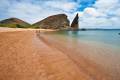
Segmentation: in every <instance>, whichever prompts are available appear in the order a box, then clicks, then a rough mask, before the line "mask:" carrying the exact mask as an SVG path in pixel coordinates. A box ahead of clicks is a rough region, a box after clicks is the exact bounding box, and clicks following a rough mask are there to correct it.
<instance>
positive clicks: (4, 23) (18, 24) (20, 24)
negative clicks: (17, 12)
mask: <svg viewBox="0 0 120 80" xmlns="http://www.w3.org/2000/svg"><path fill="white" fill-rule="evenodd" d="M0 27H10V28H30V27H31V24H29V23H27V22H25V21H23V20H20V19H18V18H9V19H5V20H1V21H0Z"/></svg>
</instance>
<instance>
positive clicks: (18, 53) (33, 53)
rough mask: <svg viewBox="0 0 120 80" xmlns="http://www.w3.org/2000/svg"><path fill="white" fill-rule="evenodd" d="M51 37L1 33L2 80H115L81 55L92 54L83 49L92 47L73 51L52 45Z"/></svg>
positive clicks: (29, 32) (27, 32) (36, 33)
mask: <svg viewBox="0 0 120 80" xmlns="http://www.w3.org/2000/svg"><path fill="white" fill-rule="evenodd" d="M41 31H45V30H41ZM48 31H49V30H48ZM49 37H50V36H47V35H39V31H36V30H34V29H32V30H31V29H24V30H23V29H17V30H14V29H9V30H8V29H7V28H6V29H4V30H3V29H0V80H114V79H115V78H112V76H111V75H110V74H109V71H108V72H107V70H104V69H103V68H102V67H101V66H99V65H97V64H96V63H94V62H92V60H89V59H88V60H87V59H86V58H85V57H83V56H82V55H80V54H78V53H86V52H87V51H90V49H89V48H86V49H87V50H86V49H83V48H85V47H89V46H87V45H84V44H82V43H81V47H80V49H79V50H78V51H77V50H76V51H73V49H74V47H72V46H71V47H69V46H64V45H66V44H67V43H64V41H60V42H59V43H58V42H57V39H56V40H55V39H54V42H52V39H51V38H49ZM55 41H56V42H55ZM53 43H56V44H53ZM63 46H64V47H63ZM117 79H119V78H116V80H117Z"/></svg>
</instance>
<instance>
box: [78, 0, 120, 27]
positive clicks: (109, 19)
mask: <svg viewBox="0 0 120 80" xmlns="http://www.w3.org/2000/svg"><path fill="white" fill-rule="evenodd" d="M81 13H82V16H81V17H80V27H84V28H85V27H88V28H120V26H119V25H120V23H119V20H120V6H119V0H97V1H96V3H95V4H94V5H93V7H87V8H86V9H84V11H83V12H81ZM80 15H81V14H80Z"/></svg>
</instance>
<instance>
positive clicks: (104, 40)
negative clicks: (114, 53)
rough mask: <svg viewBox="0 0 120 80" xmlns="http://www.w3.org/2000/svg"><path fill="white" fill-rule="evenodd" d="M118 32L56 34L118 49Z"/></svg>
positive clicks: (94, 31)
mask: <svg viewBox="0 0 120 80" xmlns="http://www.w3.org/2000/svg"><path fill="white" fill-rule="evenodd" d="M118 33H120V30H86V31H59V32H57V34H59V35H64V36H66V37H72V38H75V39H77V40H80V41H84V42H96V43H101V44H108V45H112V46H116V47H120V35H119V34H118Z"/></svg>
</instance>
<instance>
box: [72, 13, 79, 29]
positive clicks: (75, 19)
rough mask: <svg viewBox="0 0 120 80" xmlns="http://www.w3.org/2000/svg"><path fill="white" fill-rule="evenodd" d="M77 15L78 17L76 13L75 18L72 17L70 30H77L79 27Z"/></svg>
mask: <svg viewBox="0 0 120 80" xmlns="http://www.w3.org/2000/svg"><path fill="white" fill-rule="evenodd" d="M78 19H79V17H78V13H77V15H76V16H75V18H74V19H73V22H72V24H71V29H72V30H78V28H79V21H78Z"/></svg>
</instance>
